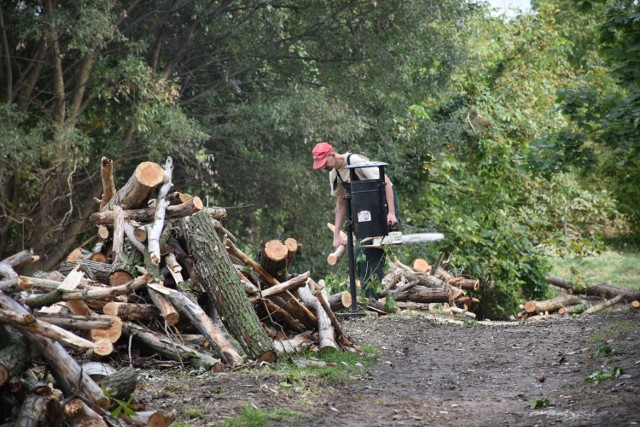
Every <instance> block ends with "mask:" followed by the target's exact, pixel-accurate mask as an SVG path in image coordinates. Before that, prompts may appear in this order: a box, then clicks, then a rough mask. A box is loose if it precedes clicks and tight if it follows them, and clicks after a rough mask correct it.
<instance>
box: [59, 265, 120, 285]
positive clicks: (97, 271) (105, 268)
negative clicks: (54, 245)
mask: <svg viewBox="0 0 640 427" xmlns="http://www.w3.org/2000/svg"><path fill="white" fill-rule="evenodd" d="M76 267H79V268H80V269H81V270H82V271H84V272H85V273H86V274H87V276H88V277H89V278H91V279H92V280H97V281H98V282H100V283H104V284H109V273H110V272H111V264H106V263H104V262H95V261H91V260H88V259H80V260H78V261H77V262H63V263H62V264H60V266H58V271H59V272H60V273H62V274H63V275H65V276H67V275H68V274H69V272H71V270H73V269H74V268H76Z"/></svg>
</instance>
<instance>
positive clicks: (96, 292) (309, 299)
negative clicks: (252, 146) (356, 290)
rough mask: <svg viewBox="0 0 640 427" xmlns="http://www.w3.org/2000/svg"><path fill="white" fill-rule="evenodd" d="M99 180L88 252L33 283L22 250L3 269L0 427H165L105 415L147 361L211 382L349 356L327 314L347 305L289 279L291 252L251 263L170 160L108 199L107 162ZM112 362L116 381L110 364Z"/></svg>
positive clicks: (145, 168)
mask: <svg viewBox="0 0 640 427" xmlns="http://www.w3.org/2000/svg"><path fill="white" fill-rule="evenodd" d="M101 172H102V179H103V197H102V199H101V200H99V201H98V202H99V203H100V210H99V211H98V212H96V213H94V214H92V215H91V216H90V218H89V219H90V221H91V222H92V223H93V224H95V225H96V227H97V234H98V236H100V238H99V241H98V243H97V244H96V245H95V246H94V247H93V248H92V250H91V251H88V250H85V249H84V248H78V249H77V250H75V251H73V252H72V253H71V254H69V256H68V258H67V260H66V262H64V263H62V264H61V265H60V266H59V268H58V270H57V271H53V272H48V273H40V274H34V275H33V277H27V276H22V275H19V274H18V273H19V272H20V271H21V269H22V268H23V267H24V266H26V265H28V264H30V263H32V262H34V261H35V260H36V259H37V256H35V255H34V254H32V253H31V252H30V251H27V250H25V251H22V252H20V253H18V254H15V255H14V256H12V257H9V258H7V259H5V260H3V261H1V262H0V342H1V343H2V345H1V346H0V414H2V416H3V417H2V418H0V424H1V423H4V422H11V421H16V422H17V423H19V424H17V425H21V426H35V425H71V426H75V425H89V424H91V425H96V426H99V425H107V423H106V422H107V421H108V423H109V425H169V424H170V423H171V422H172V421H173V419H174V418H175V413H164V412H162V411H154V410H147V409H146V408H137V414H136V415H130V416H126V415H124V413H123V412H121V413H120V415H119V417H118V418H117V419H116V418H113V417H111V416H110V415H109V414H110V411H112V410H113V409H114V407H116V406H117V402H122V401H124V402H127V401H129V400H131V398H132V397H133V396H134V392H135V388H136V385H137V376H136V371H135V370H134V369H133V368H132V367H133V366H135V365H136V356H138V358H140V357H139V356H141V355H145V354H152V355H155V356H154V357H160V358H162V359H163V360H165V361H166V360H174V361H177V362H176V363H180V364H190V365H192V366H194V367H197V368H203V369H207V370H220V369H235V368H237V367H239V366H248V365H253V364H259V363H262V362H274V361H275V360H276V359H277V358H278V356H279V355H280V354H282V353H295V352H301V351H304V350H306V349H309V348H311V347H315V348H317V349H318V350H320V351H323V350H324V349H339V350H345V351H356V350H357V346H356V345H355V344H354V343H352V342H351V340H350V339H349V338H348V337H347V336H345V335H344V333H343V331H342V328H341V327H340V323H339V322H338V320H337V318H336V316H335V314H334V310H336V311H337V310H338V309H342V308H345V307H348V306H349V304H350V303H351V300H350V298H348V294H339V295H327V294H326V292H325V290H324V289H323V288H322V287H321V286H319V285H318V284H317V283H316V282H315V281H314V280H312V279H311V277H309V273H308V272H307V273H304V274H300V275H292V274H291V273H290V271H291V266H292V263H293V261H294V258H295V255H296V252H297V250H298V243H297V241H296V240H295V239H292V238H290V239H287V240H284V241H279V240H272V241H268V242H266V243H265V244H264V245H263V247H262V249H261V253H260V257H259V259H258V260H253V259H251V258H250V257H249V256H247V255H246V254H245V253H243V252H242V251H241V250H240V249H239V248H238V245H237V242H236V239H235V237H234V236H232V235H231V233H229V232H228V231H227V230H226V229H225V228H224V227H223V226H222V225H221V223H220V222H219V220H221V219H223V218H225V216H226V211H225V210H224V209H222V208H209V207H205V206H204V205H203V203H202V201H201V200H200V199H199V198H198V197H193V196H190V195H186V194H182V193H177V192H171V189H172V182H171V177H172V172H173V165H172V162H171V159H170V158H169V159H168V160H167V162H166V164H165V165H164V167H162V166H160V165H158V164H156V163H152V162H143V163H141V164H140V165H138V167H137V168H136V170H135V172H134V173H133V175H132V176H131V177H130V179H129V180H128V181H127V183H126V184H125V185H124V186H123V187H122V188H120V189H119V190H117V191H116V188H115V186H114V184H113V183H114V180H113V162H112V161H111V160H110V159H107V158H103V159H102V160H101ZM118 357H119V358H120V360H119V361H120V362H121V363H120V365H121V366H125V367H124V368H122V369H115V368H114V367H113V366H111V365H110V364H109V363H106V362H110V363H113V362H114V361H118ZM36 362H38V363H36ZM39 362H42V363H41V364H40V363H39ZM42 366H44V367H46V369H42ZM133 402H134V403H133V404H135V400H133ZM5 414H6V415H5Z"/></svg>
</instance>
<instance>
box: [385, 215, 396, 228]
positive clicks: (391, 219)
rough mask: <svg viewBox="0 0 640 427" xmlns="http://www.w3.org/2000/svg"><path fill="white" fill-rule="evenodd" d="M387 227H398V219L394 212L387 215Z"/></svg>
mask: <svg viewBox="0 0 640 427" xmlns="http://www.w3.org/2000/svg"><path fill="white" fill-rule="evenodd" d="M387 225H388V226H389V228H393V227H397V226H398V218H396V214H394V213H392V212H389V213H388V214H387Z"/></svg>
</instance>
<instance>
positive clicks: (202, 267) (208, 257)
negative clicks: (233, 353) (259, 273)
mask: <svg viewBox="0 0 640 427" xmlns="http://www.w3.org/2000/svg"><path fill="white" fill-rule="evenodd" d="M214 221H215V220H214V219H212V218H211V217H209V216H207V215H204V214H197V215H193V216H192V217H191V218H190V220H189V222H188V238H189V249H190V251H191V253H192V254H193V258H194V260H195V265H196V272H197V274H198V282H199V283H200V285H201V286H202V287H203V289H204V290H205V291H206V293H207V295H208V296H209V298H210V301H211V302H212V303H213V306H214V307H215V308H216V310H217V312H218V313H219V314H220V317H221V319H222V322H223V323H224V325H225V327H226V329H227V331H229V333H230V334H231V335H232V336H233V337H234V338H235V339H236V340H237V341H238V342H239V343H240V345H241V346H242V348H243V350H244V352H245V353H246V354H247V356H249V357H250V358H257V359H259V360H266V361H270V362H272V361H275V358H276V352H275V349H274V348H273V342H272V340H271V339H270V338H269V337H268V336H267V334H266V333H265V331H264V330H263V329H262V326H261V325H260V320H259V319H258V316H257V314H256V312H255V310H254V309H253V306H252V304H251V303H250V302H249V300H248V299H247V298H246V296H245V293H244V288H243V286H242V284H241V283H240V279H238V276H237V275H236V273H235V267H234V266H233V264H232V262H231V259H230V258H229V254H228V253H227V250H226V249H225V247H224V245H223V244H222V241H221V240H220V237H219V236H218V233H216V231H215V224H214Z"/></svg>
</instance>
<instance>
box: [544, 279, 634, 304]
mask: <svg viewBox="0 0 640 427" xmlns="http://www.w3.org/2000/svg"><path fill="white" fill-rule="evenodd" d="M547 280H548V281H549V283H551V284H552V285H554V286H558V287H559V288H563V289H567V290H568V291H570V292H571V293H572V294H583V295H596V296H601V297H604V298H613V297H615V296H617V295H622V300H623V301H633V300H637V299H640V289H623V288H619V287H617V286H614V285H611V284H609V283H600V284H597V285H593V286H578V285H576V284H574V283H572V282H570V281H568V280H565V279H561V278H559V277H555V276H549V277H548V278H547Z"/></svg>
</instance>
